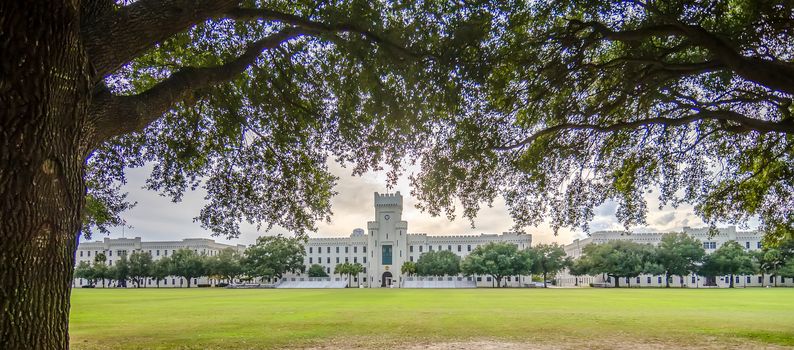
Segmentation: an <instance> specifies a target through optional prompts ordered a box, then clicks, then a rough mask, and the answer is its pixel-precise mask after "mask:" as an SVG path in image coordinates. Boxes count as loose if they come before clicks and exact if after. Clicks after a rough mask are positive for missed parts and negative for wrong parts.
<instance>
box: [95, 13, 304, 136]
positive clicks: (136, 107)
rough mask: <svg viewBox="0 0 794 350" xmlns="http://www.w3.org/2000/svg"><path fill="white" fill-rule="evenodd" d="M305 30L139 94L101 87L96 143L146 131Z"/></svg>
mask: <svg viewBox="0 0 794 350" xmlns="http://www.w3.org/2000/svg"><path fill="white" fill-rule="evenodd" d="M304 34H305V33H304V32H303V31H302V30H300V29H298V28H294V27H289V28H287V29H284V30H282V31H280V32H278V33H275V34H273V35H270V36H268V37H265V38H263V39H260V40H257V41H255V42H253V43H251V44H250V45H249V46H248V48H246V50H245V52H244V53H243V54H242V55H240V56H239V57H237V58H235V59H234V60H232V61H229V62H227V63H224V64H222V65H219V66H214V67H199V68H196V67H185V68H181V69H180V70H178V71H176V72H174V73H173V74H171V76H170V77H168V78H167V79H165V80H163V81H161V82H159V83H157V84H156V85H154V86H153V87H151V88H150V89H148V90H146V91H144V92H142V93H140V94H137V95H131V96H115V95H112V94H111V93H110V92H109V91H107V90H103V91H101V92H100V93H98V94H97V96H95V98H94V102H93V103H92V109H91V111H90V115H91V117H92V120H93V121H94V123H95V128H96V137H95V140H96V143H100V142H102V141H105V140H107V139H109V138H111V137H114V136H118V135H123V134H127V133H130V132H136V131H142V130H143V129H144V128H146V126H148V125H149V124H151V123H152V122H154V121H155V120H157V119H158V118H160V117H161V116H162V115H163V113H165V112H166V111H168V109H169V108H171V107H172V106H173V105H174V104H175V103H177V102H180V101H183V100H184V99H185V98H186V97H187V96H188V95H189V94H190V93H192V92H193V91H196V90H198V89H202V88H206V87H209V86H213V85H216V84H220V83H223V82H226V81H230V80H232V79H234V78H235V77H237V76H238V75H239V74H241V73H242V72H244V71H245V70H246V69H247V68H248V67H249V66H250V65H251V64H253V63H254V62H255V61H256V58H257V57H259V55H260V54H261V53H262V51H264V50H267V49H272V48H275V47H277V46H278V45H279V44H281V43H283V42H285V41H288V40H290V39H292V38H295V37H298V36H301V35H304Z"/></svg>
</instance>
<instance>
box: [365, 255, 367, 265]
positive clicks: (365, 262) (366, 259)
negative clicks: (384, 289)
mask: <svg viewBox="0 0 794 350" xmlns="http://www.w3.org/2000/svg"><path fill="white" fill-rule="evenodd" d="M364 263H365V264H366V263H367V257H366V256H365V257H364Z"/></svg>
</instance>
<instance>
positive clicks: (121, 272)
mask: <svg viewBox="0 0 794 350" xmlns="http://www.w3.org/2000/svg"><path fill="white" fill-rule="evenodd" d="M109 270H110V271H108V275H110V276H112V279H114V280H116V287H122V288H126V287H127V280H128V279H130V263H129V260H128V259H127V255H126V254H121V256H120V257H118V258H117V259H116V263H115V264H114V265H113V266H111V267H110V268H109Z"/></svg>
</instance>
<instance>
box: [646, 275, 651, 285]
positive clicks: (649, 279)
mask: <svg viewBox="0 0 794 350" xmlns="http://www.w3.org/2000/svg"><path fill="white" fill-rule="evenodd" d="M645 283H648V284H651V276H648V277H647V278H646V279H645Z"/></svg>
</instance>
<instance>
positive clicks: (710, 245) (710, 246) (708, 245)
mask: <svg viewBox="0 0 794 350" xmlns="http://www.w3.org/2000/svg"><path fill="white" fill-rule="evenodd" d="M703 249H717V242H703Z"/></svg>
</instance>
